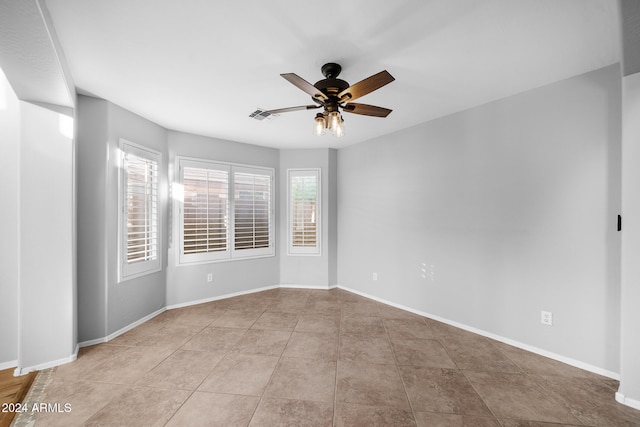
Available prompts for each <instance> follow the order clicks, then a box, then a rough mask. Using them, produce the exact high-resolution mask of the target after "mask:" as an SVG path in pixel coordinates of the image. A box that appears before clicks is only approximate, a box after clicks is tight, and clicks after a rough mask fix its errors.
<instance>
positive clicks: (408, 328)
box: [383, 318, 434, 341]
mask: <svg viewBox="0 0 640 427" xmlns="http://www.w3.org/2000/svg"><path fill="white" fill-rule="evenodd" d="M383 321H384V326H385V328H386V329H387V333H388V334H389V338H390V339H391V341H395V340H416V339H431V338H434V334H433V331H432V330H431V327H429V326H428V325H427V323H426V322H425V321H424V320H423V319H420V318H417V319H384V320H383Z"/></svg>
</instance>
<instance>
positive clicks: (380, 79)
mask: <svg viewBox="0 0 640 427" xmlns="http://www.w3.org/2000/svg"><path fill="white" fill-rule="evenodd" d="M394 80H395V78H394V77H393V76H392V75H391V74H389V73H388V72H387V70H384V71H380V72H379V73H377V74H374V75H373V76H369V77H367V78H366V79H364V80H361V81H359V82H358V83H356V84H354V85H351V86H349V87H348V88H346V89H345V90H343V91H342V92H340V93H339V94H338V99H339V100H340V102H344V101H352V100H354V99H358V98H360V97H361V96H364V95H366V94H368V93H371V92H373V91H374V90H376V89H380V88H381V87H382V86H384V85H387V84H389V83H391V82H392V81H394Z"/></svg>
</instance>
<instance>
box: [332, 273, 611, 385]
mask: <svg viewBox="0 0 640 427" xmlns="http://www.w3.org/2000/svg"><path fill="white" fill-rule="evenodd" d="M338 288H340V289H344V290H345V291H349V292H352V293H354V294H357V295H360V296H363V297H365V298H369V299H372V300H374V301H378V302H381V303H383V304H386V305H390V306H392V307H395V308H399V309H401V310H405V311H408V312H411V313H414V314H417V315H420V316H423V317H428V318H429V319H433V320H436V321H438V322H442V323H446V324H447V325H451V326H454V327H456V328H460V329H464V330H465V331H469V332H472V333H474V334H478V335H482V336H484V337H487V338H491V339H494V340H496V341H500V342H503V343H505V344H509V345H511V346H514V347H518V348H521V349H523V350H526V351H529V352H531V353H535V354H539V355H541V356H544V357H548V358H549V359H553V360H557V361H559V362H562V363H566V364H567V365H571V366H574V367H576V368H580V369H584V370H585V371H589V372H593V373H596V374H598V375H602V376H605V377H608V378H612V379H614V380H620V374H619V373H616V372H612V371H609V370H606V369H602V368H600V367H598V366H593V365H590V364H588V363H584V362H582V361H580V360H575V359H572V358H569V357H565V356H562V355H560V354H556V353H552V352H550V351H547V350H543V349H540V348H537V347H533V346H530V345H528V344H523V343H521V342H518V341H514V340H512V339H509V338H505V337H502V336H500V335H496V334H493V333H491V332H487V331H483V330H481V329H477V328H474V327H472V326H468V325H465V324H462V323H458V322H454V321H451V320H449V319H445V318H442V317H440V316H436V315H433V314H430V313H425V312H423V311H420V310H415V309H412V308H410V307H405V306H403V305H401V304H396V303H394V302H391V301H387V300H385V299H382V298H378V297H375V296H373V295H369V294H366V293H364V292H360V291H357V290H355V289H351V288H348V287H346V286H340V285H339V286H338Z"/></svg>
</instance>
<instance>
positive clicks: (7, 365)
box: [0, 359, 18, 371]
mask: <svg viewBox="0 0 640 427" xmlns="http://www.w3.org/2000/svg"><path fill="white" fill-rule="evenodd" d="M16 366H18V360H17V359H16V360H9V361H8V362H2V363H0V371H3V370H5V369H11V368H15V367H16Z"/></svg>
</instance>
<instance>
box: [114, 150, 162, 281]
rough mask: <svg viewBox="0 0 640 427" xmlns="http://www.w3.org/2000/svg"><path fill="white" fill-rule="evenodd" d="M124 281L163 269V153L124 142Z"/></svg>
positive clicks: (122, 215)
mask: <svg viewBox="0 0 640 427" xmlns="http://www.w3.org/2000/svg"><path fill="white" fill-rule="evenodd" d="M120 151H121V156H122V157H121V176H120V215H119V229H120V230H121V232H120V245H119V247H120V279H121V280H124V279H128V278H132V277H137V276H140V275H143V274H147V273H151V272H154V271H159V270H160V211H159V200H158V183H159V164H160V153H158V152H156V151H153V150H149V149H147V148H144V147H141V146H139V145H136V144H133V143H130V142H128V141H124V140H121V142H120Z"/></svg>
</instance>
